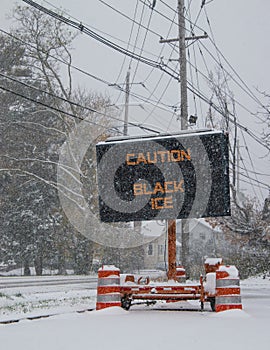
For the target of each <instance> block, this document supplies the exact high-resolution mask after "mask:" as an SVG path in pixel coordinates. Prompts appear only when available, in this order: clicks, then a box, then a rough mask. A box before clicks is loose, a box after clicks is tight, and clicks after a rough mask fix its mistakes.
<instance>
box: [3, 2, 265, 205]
mask: <svg viewBox="0 0 270 350" xmlns="http://www.w3.org/2000/svg"><path fill="white" fill-rule="evenodd" d="M37 2H38V3H40V4H43V5H44V6H45V7H48V8H51V9H53V7H52V6H50V4H53V5H55V6H56V7H62V8H63V9H65V10H67V11H68V12H69V13H70V15H71V16H73V17H74V18H75V19H76V20H77V21H78V22H82V23H84V24H85V25H86V26H88V27H91V29H93V30H96V31H97V32H98V33H99V34H101V33H104V35H105V36H106V37H107V38H109V39H110V40H111V41H113V42H116V43H117V44H118V45H121V46H122V47H124V48H127V45H128V44H127V43H128V42H129V38H130V37H131V40H130V46H129V49H130V50H132V49H133V47H132V45H134V44H136V46H137V47H138V48H141V47H143V51H142V55H143V56H147V57H148V58H151V59H154V60H155V59H156V58H157V57H158V56H160V50H161V48H162V46H163V45H164V44H160V43H159V37H158V35H154V34H153V33H149V32H148V33H147V36H145V32H146V31H145V30H144V29H143V28H142V27H141V28H139V27H138V25H136V24H135V25H134V26H132V21H131V20H130V19H127V18H125V17H124V16H122V15H121V14H119V13H117V12H115V11H113V10H112V9H110V8H109V7H108V6H106V5H105V4H104V3H102V1H99V0H91V1H85V0H76V1H74V0H50V4H49V3H48V2H46V1H41V0H37ZM105 2H106V3H107V4H110V5H111V6H112V7H114V8H115V9H117V10H118V11H121V12H123V13H124V14H126V15H127V16H129V17H131V18H136V21H137V22H141V23H142V24H143V25H144V26H147V25H148V23H150V25H149V28H150V29H151V30H152V31H153V32H155V33H157V34H160V35H162V36H163V37H167V36H168V37H176V36H177V27H176V26H172V29H171V31H169V29H170V25H171V23H170V20H169V19H170V18H171V19H173V18H174V17H173V16H174V15H175V14H174V12H173V11H172V9H176V5H177V0H168V1H165V2H166V4H167V5H168V6H169V7H168V6H167V7H166V6H165V5H164V3H162V1H159V0H157V1H156V7H155V10H156V11H160V12H161V13H162V14H163V15H164V16H166V18H165V17H162V15H161V14H158V13H157V12H153V14H152V16H151V10H150V8H148V7H145V6H143V4H142V2H143V1H140V0H138V1H137V0H106V1H105ZM145 2H149V3H152V2H153V1H150V0H145ZM163 2H164V1H163ZM190 2H191V6H190V16H191V19H192V21H193V22H194V21H195V19H196V17H197V14H198V13H200V16H199V17H198V21H197V26H198V27H195V29H194V33H195V35H201V34H203V30H204V31H206V32H207V33H208V34H209V35H210V36H211V39H213V38H214V40H215V43H216V45H217V47H218V48H219V50H220V51H221V53H222V54H219V55H218V53H217V52H216V51H215V49H214V45H213V42H212V43H211V42H210V41H209V39H203V40H202V41H201V44H198V45H197V43H196V44H195V45H194V48H193V45H191V46H190V47H189V49H190V55H191V57H190V60H191V62H192V63H193V64H195V63H196V64H197V66H198V68H199V69H200V70H201V71H202V72H203V73H204V74H207V68H206V65H207V67H208V69H210V70H215V66H216V64H215V62H214V61H213V59H212V58H211V56H210V55H209V52H210V53H212V54H213V55H215V57H216V59H217V60H218V59H219V58H220V59H222V60H223V62H224V58H225V59H226V60H228V62H229V63H230V65H231V66H232V67H233V69H234V70H235V72H233V70H232V69H231V68H230V66H229V65H227V66H226V69H227V70H228V71H229V72H230V74H232V75H233V77H234V78H237V80H238V82H239V79H238V77H237V74H239V75H240V77H241V78H242V79H243V82H244V83H245V84H246V85H247V86H248V88H250V89H251V90H252V91H254V93H255V94H257V93H256V91H255V88H259V89H260V90H262V91H266V92H268V93H269V94H270V83H269V75H270V74H269V64H270V42H269V38H268V36H269V33H270V21H269V13H270V1H269V0H255V1H252V0H237V1H235V0H212V1H211V0H208V1H206V6H205V10H206V13H205V12H204V9H203V10H202V11H201V12H200V6H201V3H202V1H201V0H191V1H189V0H186V6H187V7H188V6H189V4H190ZM15 3H18V4H20V5H23V4H24V2H23V1H13V0H1V12H0V28H1V29H5V30H8V29H9V28H10V25H11V22H10V21H8V20H7V19H6V15H7V14H8V13H9V12H10V11H11V9H12V7H13V6H14V5H15ZM137 3H138V7H136V5H137ZM170 7H171V8H170ZM136 9H137V11H136ZM135 15H136V17H135ZM206 15H207V16H208V18H209V20H210V24H211V28H210V27H209V25H208V23H207V21H206V20H207V17H206ZM187 16H189V14H187ZM175 21H177V18H175ZM13 25H16V23H13ZM186 25H187V28H188V29H189V24H188V22H187V24H186ZM138 28H139V30H138ZM211 30H212V31H213V32H212V33H211ZM102 35H103V34H102ZM108 35H110V37H109V36H108ZM165 45H166V47H165V48H164V49H163V50H164V51H163V52H162V56H163V60H164V61H166V62H168V58H171V59H177V50H176V51H175V52H173V51H172V49H171V46H169V45H168V44H165ZM199 45H201V46H199ZM199 47H200V48H201V51H202V54H203V55H201V54H200V51H199ZM207 50H209V51H207ZM137 52H138V53H140V51H138V50H137ZM222 55H224V57H223V58H222ZM73 59H74V64H75V65H76V66H78V67H80V68H82V69H84V70H85V71H87V72H89V73H91V74H94V75H96V76H97V77H100V78H102V79H104V80H106V81H108V82H110V83H111V84H113V83H118V84H122V83H124V81H125V76H126V73H127V69H128V66H129V64H131V82H132V83H133V84H132V86H131V91H132V92H134V93H136V94H140V95H142V96H144V97H145V98H147V97H150V98H151V100H152V101H156V102H160V104H162V106H160V105H159V107H162V108H163V109H161V108H157V107H155V108H154V107H153V105H151V106H149V105H148V104H144V103H143V102H142V101H140V100H138V99H136V98H135V97H133V96H131V97H130V102H131V105H132V107H131V108H130V115H129V118H130V120H131V121H134V122H145V125H147V126H150V127H151V126H153V127H158V128H159V129H162V131H176V128H177V127H178V122H177V118H176V114H177V113H178V112H176V114H175V115H174V114H173V109H172V108H171V109H170V107H165V105H166V106H174V105H176V106H177V105H178V104H179V99H180V97H179V87H178V84H177V82H176V81H175V80H174V79H172V78H170V77H169V76H167V75H166V74H165V75H164V74H163V75H162V72H160V71H156V70H154V71H151V68H150V67H148V66H145V65H143V64H139V65H138V64H137V62H136V61H130V59H127V58H125V57H124V56H123V55H122V54H119V53H117V52H115V51H113V50H112V49H109V48H108V47H106V46H104V45H102V44H101V43H98V42H96V41H94V40H93V39H92V38H90V37H88V36H86V35H84V34H80V35H79V36H78V38H77V39H76V41H75V42H74V51H73ZM205 62H206V64H205ZM170 64H171V65H173V64H174V63H173V62H172V63H170ZM224 64H225V63H224ZM192 74H193V79H194V80H196V74H195V73H194V70H193V73H192ZM74 78H75V79H76V82H77V84H80V85H81V86H84V87H86V88H87V89H89V90H98V91H99V92H101V93H106V94H107V95H109V96H111V97H112V102H113V103H115V104H117V105H118V107H119V108H122V105H123V103H124V95H123V94H121V93H119V90H117V89H116V88H113V87H109V86H107V85H106V84H102V83H98V82H97V81H96V80H93V79H90V78H89V77H87V76H86V75H85V74H81V75H78V73H75V72H74ZM189 78H190V79H191V75H190V72H189ZM199 79H200V86H199V87H200V88H201V89H202V90H203V91H205V92H206V89H207V84H206V83H205V81H204V80H203V78H202V76H201V77H200V78H199ZM142 82H143V83H144V85H142V84H138V83H142ZM243 82H240V83H239V84H240V85H241V86H242V87H243V86H244V85H243ZM230 87H231V89H232V90H233V93H234V96H235V98H236V100H237V101H238V102H239V105H238V106H236V107H237V115H238V121H239V122H240V123H241V124H243V125H244V126H247V127H248V128H250V129H251V130H252V131H253V132H255V133H256V134H257V135H259V136H260V132H261V130H262V127H263V126H262V125H260V124H259V123H258V120H257V119H256V118H255V117H254V116H252V115H251V114H250V113H249V112H248V111H251V112H252V113H256V112H257V111H258V110H260V106H259V105H258V104H257V103H255V102H254V101H253V100H252V99H251V98H250V97H249V96H247V94H246V93H244V92H243V90H242V89H240V88H239V86H238V85H237V84H235V83H234V82H233V81H232V82H231V83H230ZM245 88H246V87H245ZM257 96H259V95H258V94H257ZM208 97H210V95H209V93H208ZM259 98H260V99H261V100H262V102H265V101H263V99H262V97H261V96H259ZM193 99H194V96H193V95H192V94H190V95H189V113H190V114H195V113H196V114H197V115H198V125H199V127H203V126H204V121H205V114H206V112H207V110H208V106H207V105H201V102H200V101H199V100H198V99H196V100H195V104H194V101H193ZM139 103H140V107H138V106H136V107H135V106H133V105H134V104H136V105H138V104H139ZM241 105H242V106H244V107H246V108H247V109H248V111H247V110H246V109H245V108H243V107H241ZM195 106H196V107H195ZM202 114H204V116H202ZM133 132H134V130H130V133H131V134H132V133H133ZM135 132H136V133H138V132H139V131H138V130H136V131H135ZM245 141H246V143H247V145H248V146H249V152H250V155H251V157H252V159H253V161H254V166H255V169H256V171H257V172H261V173H265V174H269V173H270V172H269V168H270V167H269V157H268V158H263V159H261V157H262V156H263V155H265V154H266V153H267V152H266V150H265V149H263V148H262V147H260V146H259V145H258V144H256V142H255V141H253V140H252V139H251V138H250V137H249V136H248V135H245ZM240 145H241V152H242V157H243V159H245V162H246V167H247V168H248V169H252V164H251V163H250V159H249V155H248V154H247V153H246V151H245V148H244V147H245V143H244V140H243V138H242V137H241V139H240ZM251 176H252V177H255V176H254V175H252V174H251ZM243 179H244V178H243ZM258 179H259V180H261V181H263V182H265V183H269V177H267V176H260V177H258ZM245 180H247V179H245ZM241 189H242V190H246V193H248V192H250V194H251V196H254V195H255V193H254V189H252V188H251V187H250V186H249V185H248V184H245V183H244V182H243V183H241ZM255 189H256V195H258V198H259V200H260V201H262V199H263V197H265V196H266V195H267V194H268V191H267V190H266V189H262V192H261V191H259V189H257V187H255Z"/></svg>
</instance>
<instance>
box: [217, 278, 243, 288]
mask: <svg viewBox="0 0 270 350" xmlns="http://www.w3.org/2000/svg"><path fill="white" fill-rule="evenodd" d="M233 286H237V287H239V286H240V280H239V278H235V279H229V278H222V279H217V280H216V287H218V288H222V287H233Z"/></svg>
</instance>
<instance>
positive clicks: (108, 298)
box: [97, 293, 121, 303]
mask: <svg viewBox="0 0 270 350" xmlns="http://www.w3.org/2000/svg"><path fill="white" fill-rule="evenodd" d="M97 302H98V303H111V302H115V303H120V302H121V298H120V293H115V294H99V295H97Z"/></svg>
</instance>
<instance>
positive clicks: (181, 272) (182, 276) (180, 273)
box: [176, 266, 186, 283]
mask: <svg viewBox="0 0 270 350" xmlns="http://www.w3.org/2000/svg"><path fill="white" fill-rule="evenodd" d="M176 281H177V282H180V283H184V282H186V270H185V268H184V267H183V266H176Z"/></svg>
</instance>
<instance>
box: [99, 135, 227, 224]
mask: <svg viewBox="0 0 270 350" xmlns="http://www.w3.org/2000/svg"><path fill="white" fill-rule="evenodd" d="M96 154H97V178H98V189H99V209H100V211H99V213H100V219H101V221H103V222H117V221H136V220H161V219H183V218H189V217H190V218H200V217H214V216H225V215H230V195H229V155H228V135H227V134H225V133H224V132H222V131H211V130H203V131H196V132H190V131H189V132H181V133H179V134H176V135H163V136H161V135H159V136H154V137H142V138H133V139H109V140H107V141H105V142H100V143H98V144H97V145H96Z"/></svg>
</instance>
